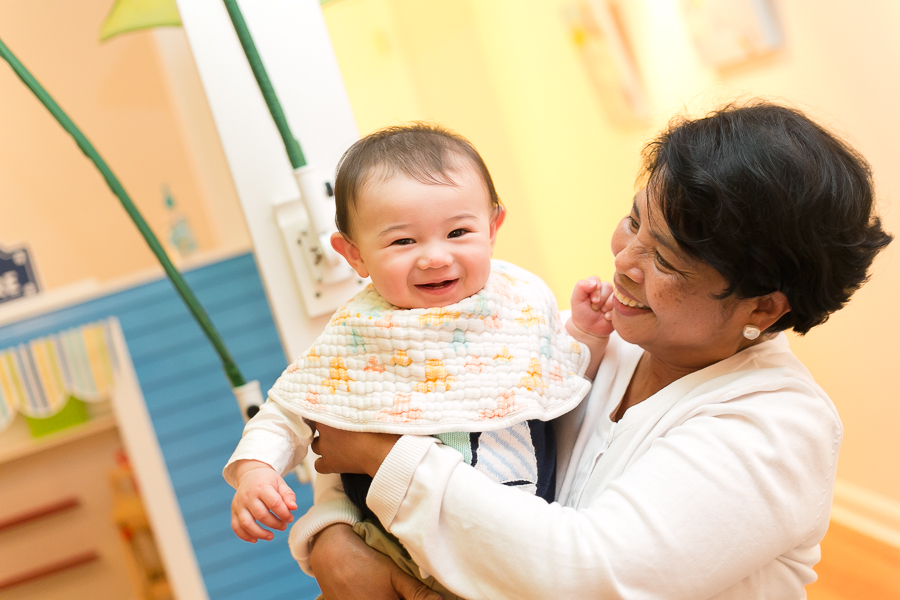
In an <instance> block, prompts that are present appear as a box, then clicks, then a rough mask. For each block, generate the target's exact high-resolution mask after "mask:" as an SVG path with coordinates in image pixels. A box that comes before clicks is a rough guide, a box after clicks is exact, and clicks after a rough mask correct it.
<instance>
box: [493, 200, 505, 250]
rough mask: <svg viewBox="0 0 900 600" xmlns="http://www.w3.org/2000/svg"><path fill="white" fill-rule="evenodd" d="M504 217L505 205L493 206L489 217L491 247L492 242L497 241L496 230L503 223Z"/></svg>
mask: <svg viewBox="0 0 900 600" xmlns="http://www.w3.org/2000/svg"><path fill="white" fill-rule="evenodd" d="M505 219H506V207H505V206H503V205H502V204H501V205H500V206H497V207H495V208H494V216H493V218H492V219H491V249H492V250H493V248H494V242H496V241H497V230H498V229H500V226H501V225H503V221H504V220H505Z"/></svg>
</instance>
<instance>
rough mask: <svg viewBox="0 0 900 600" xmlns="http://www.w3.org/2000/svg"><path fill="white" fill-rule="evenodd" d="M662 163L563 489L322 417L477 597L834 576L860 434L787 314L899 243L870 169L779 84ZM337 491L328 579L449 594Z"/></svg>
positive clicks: (674, 135)
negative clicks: (510, 480)
mask: <svg viewBox="0 0 900 600" xmlns="http://www.w3.org/2000/svg"><path fill="white" fill-rule="evenodd" d="M644 175H645V176H646V177H645V181H646V186H645V187H644V188H643V189H641V190H640V191H639V192H638V194H637V195H636V196H635V198H634V203H633V206H632V209H631V212H630V214H629V215H628V216H626V217H625V219H623V221H622V222H621V223H620V225H619V226H618V228H617V229H616V231H615V232H614V233H613V236H612V250H613V253H614V255H615V276H614V278H613V284H614V286H615V298H616V299H615V301H614V309H613V311H612V323H613V325H614V327H615V330H616V333H615V334H614V335H613V336H612V338H611V340H610V344H609V349H608V350H607V353H606V355H605V356H604V358H603V362H602V364H601V367H600V372H599V373H598V375H597V378H596V379H595V381H594V385H593V388H592V391H591V395H590V397H589V399H588V401H586V402H584V403H582V405H581V407H579V409H577V410H576V411H574V412H572V413H569V414H568V415H565V416H564V417H562V418H561V419H559V420H558V421H557V423H556V424H557V434H558V438H559V448H560V452H561V455H560V459H559V465H560V466H561V469H560V470H561V471H562V472H561V474H560V478H559V480H558V482H559V484H560V485H559V487H558V489H559V497H558V502H556V503H553V504H549V505H548V504H546V503H544V502H543V501H541V500H540V499H538V498H534V497H528V496H526V495H525V494H520V493H519V492H517V491H516V490H512V489H508V488H503V487H501V486H497V485H496V484H492V483H490V482H489V481H488V480H487V479H486V478H485V477H484V476H482V475H481V474H479V473H477V472H475V471H474V469H472V468H470V467H468V466H466V465H464V464H462V463H461V462H460V460H459V455H458V453H455V452H454V451H453V450H451V449H448V448H445V447H442V446H440V445H439V444H437V443H435V441H434V440H433V439H430V438H422V437H414V436H404V437H402V438H397V437H396V436H387V435H377V434H354V433H348V432H342V431H336V430H332V429H329V428H324V427H323V428H321V429H320V437H319V440H318V441H317V442H316V443H315V444H314V446H313V448H314V450H316V452H317V453H319V454H320V455H321V456H322V458H321V459H319V461H318V462H317V463H316V468H317V469H318V470H319V471H320V472H323V473H329V472H360V473H368V474H369V475H372V476H373V477H374V481H373V484H372V488H371V491H370V492H369V496H368V497H367V503H368V504H369V506H370V507H371V508H372V509H373V510H374V512H375V513H376V514H377V515H378V517H379V519H380V520H381V522H382V523H383V524H384V525H385V526H386V527H387V529H388V530H389V531H390V532H391V533H393V534H394V535H396V536H397V537H398V538H399V539H400V540H401V541H402V542H403V544H404V546H405V547H406V548H407V549H408V550H409V552H410V554H411V555H412V557H413V558H414V559H415V561H416V563H417V564H419V565H421V566H422V567H423V568H424V569H426V570H428V571H429V572H430V574H432V575H434V576H435V577H436V578H437V579H438V580H440V581H441V582H443V583H444V584H446V585H447V586H448V587H449V588H451V589H452V590H453V591H454V592H456V593H458V594H459V595H460V596H462V597H465V598H470V599H473V600H474V599H476V598H490V599H498V598H517V599H521V598H566V599H573V598H661V597H664V598H689V599H700V598H717V599H720V598H742V599H743V598H761V599H762V598H765V599H767V600H770V599H779V598H784V599H790V600H796V599H798V598H804V597H805V591H804V586H806V585H807V584H809V583H811V582H813V581H814V580H815V578H816V575H815V573H814V571H813V566H814V565H815V564H816V563H817V562H818V560H819V557H820V551H819V542H820V541H821V539H822V537H823V536H824V535H825V531H826V529H827V526H828V516H829V511H830V506H831V499H832V491H833V487H834V475H835V469H836V464H837V455H838V449H839V446H840V441H841V434H842V430H841V424H840V420H839V419H838V415H837V412H836V411H835V408H834V406H833V404H832V403H831V401H830V400H829V399H828V397H827V396H826V395H825V393H824V392H823V391H822V390H821V389H820V388H819V387H818V386H817V385H816V384H815V382H814V381H813V379H812V377H811V376H810V374H809V373H808V371H807V370H806V369H805V368H804V367H803V365H802V364H801V363H800V362H799V361H798V360H797V359H796V357H794V356H793V354H791V351H790V348H789V346H788V342H787V338H786V337H785V335H784V334H783V333H781V332H782V331H784V330H787V329H793V330H795V331H796V332H798V333H800V334H804V333H806V332H807V331H809V330H810V329H811V328H812V327H814V326H816V325H818V324H821V323H822V322H824V321H825V320H827V318H828V316H829V315H830V314H831V313H832V312H834V311H836V310H838V309H839V308H841V307H842V306H843V305H844V304H845V303H846V302H847V301H848V300H849V298H850V296H851V294H852V293H853V292H854V291H855V290H856V289H858V288H859V286H860V285H862V283H864V282H865V281H866V279H867V271H868V268H869V266H870V265H871V263H872V260H873V259H874V257H875V256H876V254H877V253H878V252H879V251H880V250H881V249H883V248H884V247H885V246H886V245H887V244H888V243H889V242H890V241H891V236H890V235H888V234H887V233H885V232H884V231H883V230H882V228H881V224H880V221H879V219H878V217H877V216H876V215H875V212H874V203H873V190H872V181H871V175H870V172H869V169H868V165H867V164H866V162H865V161H864V160H863V159H862V158H861V157H860V156H859V155H857V154H856V153H855V152H854V151H853V150H852V149H850V148H849V147H847V146H846V145H845V144H843V143H842V142H841V141H839V140H837V139H835V138H834V137H833V136H831V135H830V134H828V133H827V132H826V131H824V130H823V129H821V128H820V127H819V126H817V125H816V124H814V123H812V122H811V121H810V120H809V119H808V118H807V117H805V116H804V115H803V114H801V113H799V112H797V111H795V110H792V109H788V108H784V107H780V106H775V105H772V104H768V103H764V102H757V103H754V104H752V105H747V106H742V107H734V106H731V107H726V108H724V109H722V110H720V111H718V112H715V113H713V114H711V115H709V116H707V117H706V118H702V119H697V120H685V121H682V122H679V123H675V124H673V125H671V126H670V127H669V129H668V130H667V131H666V132H664V133H663V134H662V135H661V136H660V137H659V138H657V139H656V140H655V141H653V142H651V143H650V144H649V145H648V146H647V148H646V150H645V154H644ZM373 447H374V448H377V449H378V450H377V452H374V453H372V452H371V449H372V448H373ZM362 449H366V451H363V450H362ZM565 465H568V468H567V469H566V468H565ZM328 506H329V504H328V503H324V504H323V505H322V507H321V509H317V510H320V512H319V515H320V516H321V521H320V522H321V527H320V528H319V529H322V528H324V531H321V533H319V534H318V535H316V537H315V538H314V540H313V544H312V554H311V566H312V570H313V571H314V572H315V574H316V575H317V577H318V578H319V580H320V583H321V585H322V588H323V590H324V591H325V595H326V597H332V598H342V599H343V598H353V597H360V598H362V597H365V598H373V597H385V598H395V597H398V596H399V597H406V598H432V597H436V596H435V595H433V594H431V593H430V592H428V591H427V590H424V589H422V588H420V587H418V586H417V585H415V583H416V582H414V580H411V579H408V578H405V577H404V576H403V574H402V573H400V572H399V570H397V569H395V568H392V567H393V565H392V564H388V562H389V561H386V562H382V561H381V559H380V558H379V557H377V556H375V555H373V554H369V552H370V551H369V549H368V548H365V547H364V546H363V545H361V544H360V543H358V541H357V540H356V539H354V538H355V536H353V535H352V534H349V527H348V526H347V525H346V524H341V523H338V524H334V525H330V526H328V525H329V523H336V522H338V521H341V520H343V521H344V523H352V518H350V519H347V518H329V517H328V511H329V509H328ZM354 578H356V579H354ZM353 581H359V582H361V583H359V584H354V583H353ZM360 586H363V587H360ZM379 586H384V588H381V587H379ZM391 586H393V587H394V588H395V589H397V590H400V591H398V593H396V594H395V593H394V592H393V591H389V592H383V591H381V590H382V589H389V588H390V587H391Z"/></svg>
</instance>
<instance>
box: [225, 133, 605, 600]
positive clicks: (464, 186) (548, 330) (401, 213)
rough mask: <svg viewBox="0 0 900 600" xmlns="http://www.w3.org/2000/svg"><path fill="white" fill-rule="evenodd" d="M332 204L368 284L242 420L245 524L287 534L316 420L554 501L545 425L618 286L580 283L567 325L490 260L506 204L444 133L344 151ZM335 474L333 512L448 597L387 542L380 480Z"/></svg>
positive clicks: (522, 277)
mask: <svg viewBox="0 0 900 600" xmlns="http://www.w3.org/2000/svg"><path fill="white" fill-rule="evenodd" d="M335 201H336V204H337V217H336V222H337V226H338V230H339V233H336V234H334V235H333V236H332V240H331V242H332V246H333V247H334V249H335V250H336V251H337V252H339V253H340V254H341V255H342V256H343V257H344V258H345V259H346V260H347V262H348V263H350V265H351V266H353V268H354V269H355V270H356V272H357V273H358V274H359V276H360V277H369V278H371V281H372V283H371V284H370V285H369V286H368V287H367V288H366V289H365V290H363V291H362V292H361V293H360V294H358V295H357V296H356V297H354V298H353V299H352V300H351V301H350V302H349V303H348V304H346V305H344V306H343V307H341V308H340V309H338V311H337V312H336V313H335V315H334V316H333V317H332V319H331V321H330V322H329V324H328V326H327V327H326V329H325V331H324V332H323V334H322V335H321V336H320V337H319V338H318V339H317V340H316V342H315V343H314V344H313V345H312V347H311V348H310V350H309V351H308V353H307V354H306V355H305V356H302V357H300V358H299V359H297V361H295V362H294V363H293V364H292V365H290V366H289V367H288V369H287V370H286V371H285V372H284V373H283V374H282V376H281V377H280V378H279V379H278V381H277V382H276V383H275V385H274V386H273V388H272V390H270V392H269V399H268V401H267V402H266V403H265V404H264V405H263V406H262V408H261V409H260V411H259V413H258V414H257V415H256V416H254V417H253V418H252V419H251V420H250V421H249V422H248V424H247V426H246V428H245V429H244V434H243V437H242V439H241V441H240V443H239V444H238V447H237V449H236V450H235V452H234V454H233V455H232V457H231V459H230V460H229V462H228V464H227V465H226V467H225V470H224V473H223V474H224V476H225V479H226V480H227V481H228V483H230V484H231V485H232V486H233V487H235V489H236V490H237V491H236V493H235V497H234V501H233V502H232V527H233V529H234V531H235V533H236V534H237V535H238V537H240V538H241V539H243V540H246V541H250V542H255V541H256V540H257V539H272V538H273V535H272V533H271V532H270V531H269V530H267V529H265V528H264V527H262V525H265V526H268V527H270V528H273V529H279V530H283V529H284V528H285V526H286V525H285V524H286V523H289V522H291V521H292V520H293V517H292V515H291V511H293V510H295V509H296V508H297V504H296V501H295V497H294V494H293V492H292V491H291V490H290V488H289V487H288V485H287V484H286V483H285V482H284V480H283V479H282V474H283V473H285V472H287V471H288V470H289V469H291V468H293V467H294V466H296V465H297V464H298V463H299V462H300V461H301V460H302V459H303V458H304V456H305V455H306V452H307V449H308V447H309V445H310V443H311V441H312V438H313V434H314V423H315V422H321V423H323V424H327V425H330V426H333V427H337V428H341V429H347V430H353V431H373V432H384V433H395V434H415V435H434V436H435V437H437V438H438V439H439V440H440V441H441V442H442V443H444V444H446V445H448V446H451V447H453V448H455V449H456V450H458V451H459V452H460V453H462V455H463V457H464V459H465V460H466V461H467V462H468V463H469V464H471V465H473V466H474V467H475V468H476V469H479V470H481V471H482V472H483V473H485V474H486V475H487V476H489V477H491V478H493V479H495V480H496V481H497V482H498V483H500V484H503V485H508V486H515V487H517V488H518V489H521V490H522V491H524V492H527V493H531V494H535V495H538V496H540V497H542V498H544V499H545V500H546V501H548V502H552V501H553V499H554V495H555V478H556V446H555V440H554V437H553V430H552V427H551V425H550V423H549V421H550V420H551V419H553V418H556V417H558V416H560V415H562V414H564V413H566V412H568V411H569V410H571V409H573V408H575V406H577V405H578V403H579V402H581V400H582V399H583V397H584V396H585V395H586V393H587V391H588V389H589V387H590V383H589V380H591V379H593V376H594V375H595V374H596V371H597V367H598V365H599V362H600V359H601V357H602V355H603V352H604V350H605V348H606V342H607V337H601V336H598V335H593V334H588V333H585V332H586V331H601V332H606V334H607V335H608V334H609V333H611V332H612V325H611V324H610V323H609V319H608V315H607V313H608V311H609V310H610V308H609V306H608V305H607V303H608V301H609V297H610V292H611V286H610V285H609V284H601V283H600V282H599V280H596V279H592V280H587V281H582V282H579V284H578V285H576V288H575V291H574V292H573V296H572V319H571V320H570V321H569V323H568V324H567V325H566V327H563V325H562V323H561V320H560V317H559V313H558V311H557V307H556V302H555V299H554V298H553V295H552V293H551V292H550V290H549V289H548V288H547V286H546V285H545V284H544V283H543V282H542V281H541V280H540V279H539V278H538V277H536V276H535V275H533V274H531V273H528V272H527V271H525V270H523V269H520V268H518V267H516V266H514V265H511V264H509V263H505V262H502V261H492V260H491V254H492V251H493V247H494V242H495V239H496V235H497V231H498V229H499V228H500V226H501V225H502V224H503V220H504V218H505V216H506V213H505V209H504V208H503V206H502V205H501V204H500V201H499V198H498V197H497V193H496V191H495V189H494V185H493V182H492V180H491V177H490V174H489V172H488V170H487V167H486V166H485V164H484V161H483V160H482V158H481V156H480V155H479V154H478V152H477V151H476V150H475V149H474V147H472V145H471V144H470V143H469V142H468V141H467V140H465V139H464V138H462V137H460V136H458V135H456V134H454V133H451V132H449V131H447V130H445V129H442V128H440V127H438V126H434V125H428V124H419V123H416V124H412V125H407V126H398V127H390V128H387V129H384V130H381V131H378V132H376V133H373V134H371V135H369V136H367V137H365V138H363V139H362V140H360V141H358V142H357V143H356V144H354V145H353V146H352V147H351V148H350V149H349V150H348V151H347V153H346V154H345V155H344V157H343V158H342V159H341V162H340V165H339V167H338V173H337V177H336V180H335ZM566 330H568V333H567V332H566ZM570 334H571V335H570ZM573 338H574V339H573ZM576 340H577V341H576ZM325 477H327V476H320V481H321V484H322V485H323V486H326V485H330V486H331V487H332V488H337V489H338V490H339V491H340V488H341V487H342V488H343V492H344V493H345V494H346V496H347V498H349V502H348V501H347V500H346V498H344V499H343V503H344V504H343V505H342V506H344V508H342V509H339V510H338V512H340V510H344V511H349V512H353V511H359V512H358V513H357V514H358V515H361V516H362V517H364V519H365V522H366V523H367V527H368V528H369V531H368V533H364V532H361V531H357V533H360V535H363V537H364V538H366V541H367V543H369V544H370V545H372V546H373V547H376V548H378V549H379V550H381V551H383V552H385V553H386V554H388V555H389V556H391V558H393V559H394V560H395V562H397V563H398V564H400V566H401V567H403V568H404V570H406V571H407V572H409V573H410V574H412V575H413V576H416V577H419V578H420V579H422V580H423V581H425V582H426V584H428V585H430V586H431V587H434V588H435V589H437V590H438V591H442V592H444V593H446V592H445V591H444V590H445V588H443V587H442V586H439V584H437V582H434V581H433V579H431V578H428V576H427V574H425V573H421V572H420V571H419V570H418V569H416V568H415V565H414V564H412V563H411V561H409V560H408V555H405V558H404V552H403V550H402V548H400V547H397V548H394V549H393V550H392V549H390V546H392V545H393V546H396V542H395V541H393V540H391V539H390V536H389V534H386V533H385V532H384V531H383V529H381V528H380V526H379V525H378V523H377V518H376V517H375V516H374V514H373V513H371V511H369V510H368V508H367V507H366V504H365V498H366V493H367V491H368V486H369V484H370V483H371V479H369V478H368V477H367V476H363V475H351V474H345V475H342V476H341V478H340V484H341V485H338V484H337V483H336V482H335V483H333V484H332V483H329V484H326V483H325V480H324V478H325ZM320 481H317V483H316V488H317V503H318V502H319V493H318V488H319V486H320ZM351 502H352V504H350V503H351ZM338 504H339V505H340V502H339V503H338ZM326 512H327V511H326ZM320 514H321V511H320ZM316 520H317V521H318V522H319V525H321V518H319V517H317V519H316ZM341 520H342V519H341V517H337V518H334V519H333V522H339V521H341ZM357 520H358V518H357V517H354V518H351V519H348V520H347V521H353V522H356V521H357ZM345 522H346V521H345ZM301 523H302V522H301ZM299 525H300V524H298V526H299ZM296 530H297V528H296V527H295V532H292V536H293V533H296ZM375 538H378V540H375ZM386 547H388V549H385V548H386ZM296 555H297V552H296V550H295V556H296ZM404 561H405V562H406V565H405V566H404V564H401V562H404ZM429 579H431V580H430V581H429ZM446 597H449V596H447V595H445V598H446Z"/></svg>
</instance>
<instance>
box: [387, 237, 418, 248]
mask: <svg viewBox="0 0 900 600" xmlns="http://www.w3.org/2000/svg"><path fill="white" fill-rule="evenodd" d="M415 243H416V241H415V240H414V239H412V238H402V239H399V240H394V241H393V242H391V246H408V245H409V244H415Z"/></svg>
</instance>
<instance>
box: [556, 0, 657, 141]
mask: <svg viewBox="0 0 900 600" xmlns="http://www.w3.org/2000/svg"><path fill="white" fill-rule="evenodd" d="M563 17H564V19H565V22H566V26H567V27H568V28H569V33H570V35H571V39H572V41H573V43H574V44H575V46H576V48H577V49H578V52H579V54H580V55H581V58H582V60H583V61H584V65H585V68H586V70H587V74H588V76H589V78H590V79H591V81H592V82H593V84H594V86H595V87H596V88H597V91H598V93H599V96H600V101H601V103H602V104H603V108H604V111H605V112H606V113H607V115H608V116H609V118H610V120H611V121H612V122H613V123H614V124H616V125H627V124H634V123H642V122H644V120H645V119H646V118H647V116H648V115H649V103H648V100H647V93H646V91H645V88H644V83H643V81H642V79H641V75H640V72H639V71H638V69H637V63H636V62H635V59H634V54H633V52H632V49H631V46H630V44H629V43H628V36H627V34H626V31H625V28H624V27H623V26H622V21H621V19H620V17H619V11H618V7H617V5H616V2H615V1H614V0H581V1H578V2H574V3H572V4H568V5H566V6H564V8H563Z"/></svg>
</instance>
